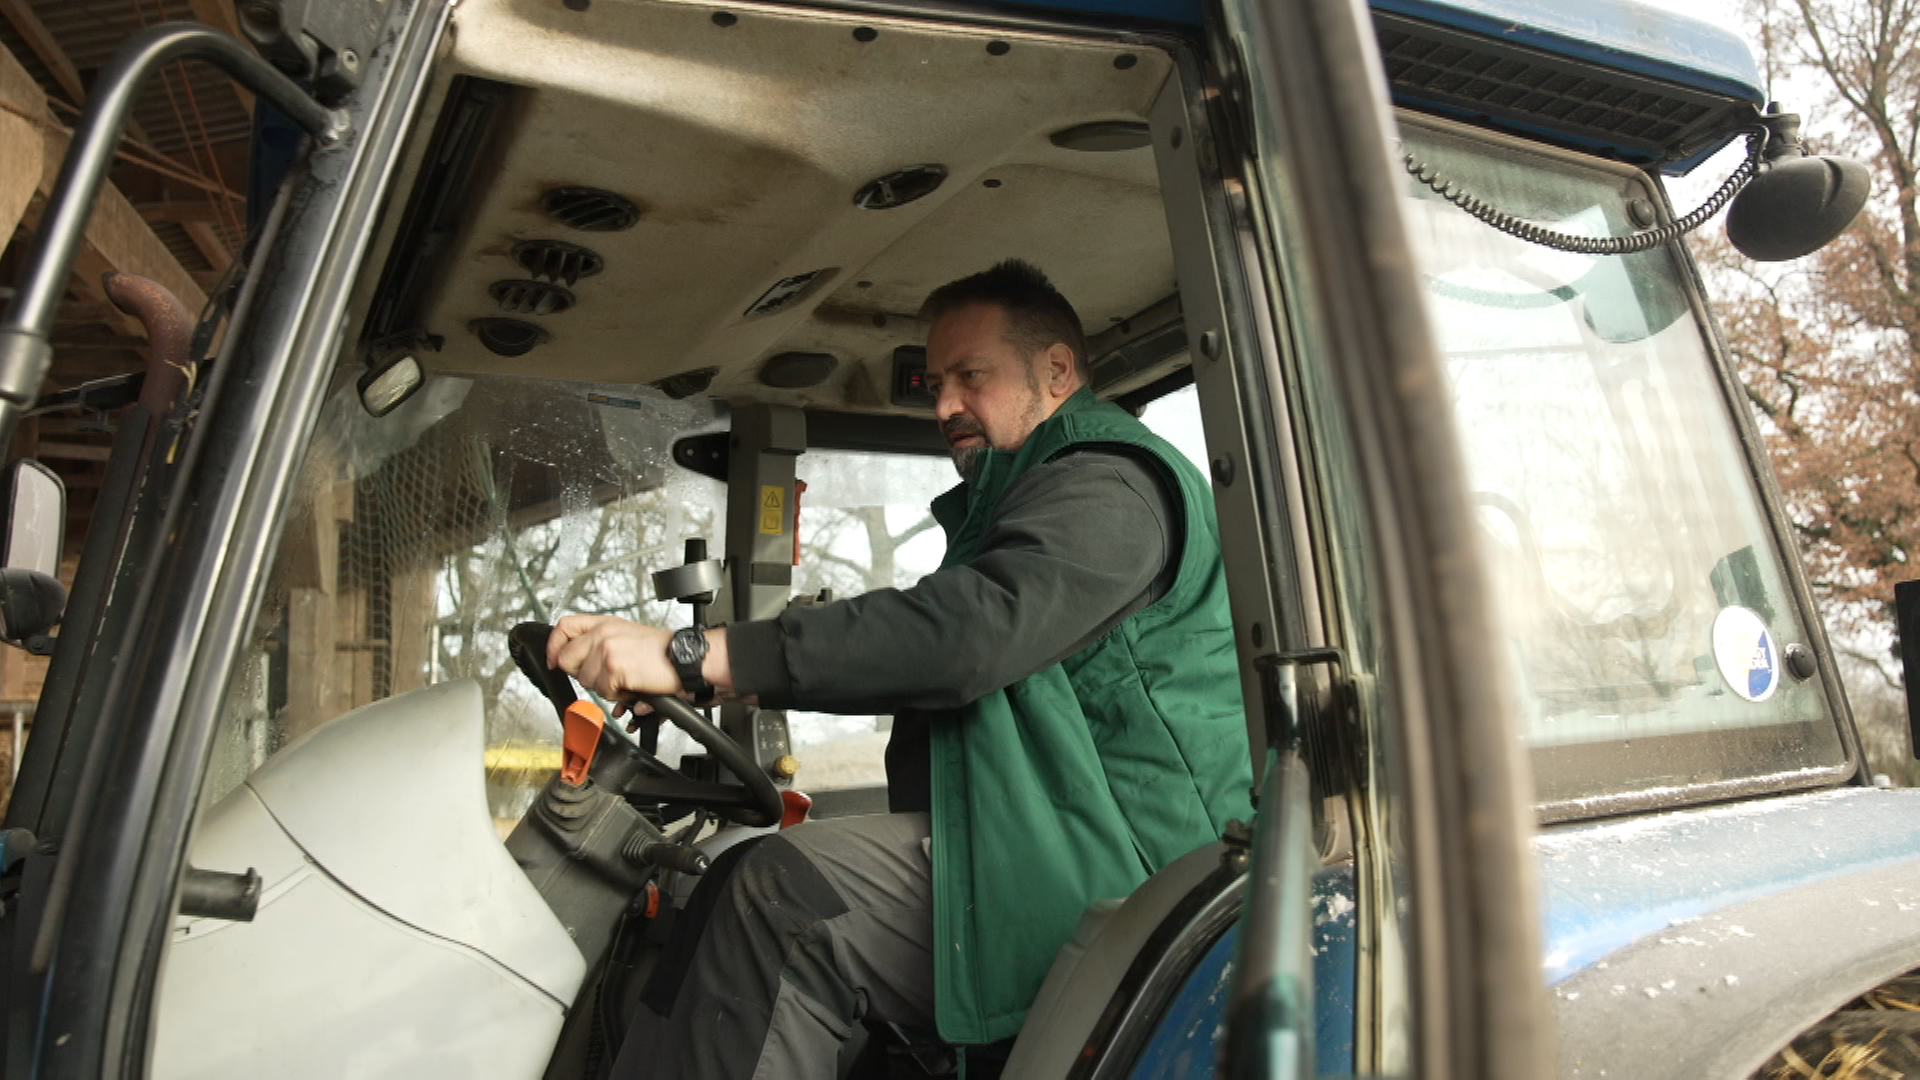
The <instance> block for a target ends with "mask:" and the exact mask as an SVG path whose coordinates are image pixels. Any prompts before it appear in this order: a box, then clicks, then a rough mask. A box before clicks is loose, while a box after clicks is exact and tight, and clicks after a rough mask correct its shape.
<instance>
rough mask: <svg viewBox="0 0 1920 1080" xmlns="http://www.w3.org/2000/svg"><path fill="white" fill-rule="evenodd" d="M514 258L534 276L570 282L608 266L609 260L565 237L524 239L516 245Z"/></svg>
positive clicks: (589, 275)
mask: <svg viewBox="0 0 1920 1080" xmlns="http://www.w3.org/2000/svg"><path fill="white" fill-rule="evenodd" d="M513 261H514V262H517V263H519V264H520V265H521V267H522V268H524V269H525V270H526V272H527V273H528V274H531V275H532V276H533V277H535V278H539V279H540V280H543V281H563V282H565V283H567V284H568V285H572V284H573V283H574V282H576V281H579V280H580V279H581V278H583V277H592V276H593V275H595V274H597V273H599V272H600V271H601V270H602V269H604V268H605V267H606V260H604V259H602V258H601V257H600V256H599V254H598V253H597V252H593V251H589V250H587V249H586V248H583V247H581V246H580V245H578V244H569V243H567V242H566V241H565V240H522V241H520V242H519V243H517V244H515V245H513Z"/></svg>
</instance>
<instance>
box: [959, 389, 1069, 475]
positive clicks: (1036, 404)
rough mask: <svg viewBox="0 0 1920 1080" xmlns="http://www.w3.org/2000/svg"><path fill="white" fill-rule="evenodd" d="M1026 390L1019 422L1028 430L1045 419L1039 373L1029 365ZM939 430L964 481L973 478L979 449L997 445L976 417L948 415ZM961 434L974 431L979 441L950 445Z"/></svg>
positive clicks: (978, 457) (991, 447)
mask: <svg viewBox="0 0 1920 1080" xmlns="http://www.w3.org/2000/svg"><path fill="white" fill-rule="evenodd" d="M1027 392H1028V394H1029V395H1031V397H1030V400H1029V401H1028V402H1027V410H1026V412H1025V414H1024V415H1023V416H1022V417H1021V419H1022V421H1023V423H1022V424H1021V426H1022V427H1023V428H1024V429H1025V430H1026V432H1027V433H1028V434H1032V432H1033V429H1034V428H1036V427H1038V426H1039V425H1040V421H1042V420H1044V419H1046V415H1045V413H1044V412H1043V411H1042V403H1041V399H1040V377H1039V375H1038V373H1036V372H1035V371H1034V369H1033V368H1032V367H1029V368H1028V369H1027ZM940 433H941V434H942V435H944V436H946V439H947V454H948V456H949V457H951V458H953V467H954V469H955V470H957V471H958V472H959V473H960V479H962V480H964V481H966V482H967V483H972V482H973V474H974V473H975V472H976V471H978V469H979V468H980V452H981V451H982V450H989V449H998V447H995V446H994V445H993V441H992V440H991V439H989V438H988V437H987V429H986V428H984V427H982V426H980V421H978V420H975V419H974V418H973V417H971V416H967V415H965V414H962V415H959V416H953V417H948V418H947V421H946V422H945V423H943V424H941V425H940ZM962 435H978V436H979V437H980V442H981V443H982V445H980V446H955V445H953V440H954V439H955V438H957V437H959V436H962ZM1025 439H1026V436H1025V435H1022V436H1021V440H1022V441H1023V442H1024V441H1025Z"/></svg>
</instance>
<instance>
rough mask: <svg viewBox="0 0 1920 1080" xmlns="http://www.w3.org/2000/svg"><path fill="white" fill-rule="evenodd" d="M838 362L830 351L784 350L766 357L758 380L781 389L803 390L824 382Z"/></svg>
mask: <svg viewBox="0 0 1920 1080" xmlns="http://www.w3.org/2000/svg"><path fill="white" fill-rule="evenodd" d="M839 363H840V361H838V360H836V359H834V357H833V354H831V353H816V352H785V353H781V354H779V355H778V356H769V357H767V362H766V363H765V364H762V365H761V367H760V381H761V382H762V383H765V384H766V385H768V386H772V387H776V388H778V389H781V390H804V389H806V388H807V387H809V386H819V385H820V384H821V383H823V382H826V381H827V376H829V375H831V374H833V369H834V368H835V367H837V366H838V365H839Z"/></svg>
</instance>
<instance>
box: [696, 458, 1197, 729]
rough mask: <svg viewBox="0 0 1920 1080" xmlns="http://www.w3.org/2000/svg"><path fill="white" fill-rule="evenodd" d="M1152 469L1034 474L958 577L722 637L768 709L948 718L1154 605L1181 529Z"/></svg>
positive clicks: (948, 575) (1111, 465)
mask: <svg viewBox="0 0 1920 1080" xmlns="http://www.w3.org/2000/svg"><path fill="white" fill-rule="evenodd" d="M1167 487H1168V483H1167V481H1165V480H1163V479H1162V478H1161V477H1160V476H1159V474H1158V466H1155V465H1150V464H1147V463H1144V462H1141V461H1139V460H1137V459H1136V458H1134V457H1132V456H1131V455H1128V454H1124V453H1116V452H1106V451H1088V452H1082V453H1078V454H1072V455H1069V456H1067V457H1063V458H1059V459H1057V460H1055V461H1051V462H1048V463H1047V464H1045V465H1041V466H1039V467H1037V468H1034V469H1032V470H1030V471H1029V472H1028V473H1027V474H1026V475H1025V476H1023V477H1021V478H1020V480H1019V481H1018V482H1016V484H1015V485H1014V487H1013V488H1012V489H1011V490H1009V491H1008V492H1007V494H1006V495H1005V496H1003V497H1002V499H1001V503H1000V507H999V510H998V513H997V516H996V517H995V518H994V520H993V522H992V523H991V524H989V525H988V527H987V532H986V534H985V536H984V537H983V538H982V540H981V546H980V553H979V554H978V555H976V556H975V557H974V558H973V559H972V560H971V561H970V562H968V563H966V564H965V565H963V566H954V567H949V568H947V569H944V570H939V571H936V572H934V573H932V574H929V575H927V576H926V577H924V578H922V579H921V580H920V583H919V584H917V585H915V586H913V587H912V588H909V589H879V590H875V591H873V592H869V593H865V594H863V595H861V596H856V597H852V598H849V599H846V600H840V601H836V602H834V603H831V604H825V605H822V606H820V607H813V608H804V607H796V608H789V609H788V610H787V611H786V612H785V613H784V614H782V615H780V616H779V617H778V618H776V619H770V620H765V621H758V622H749V623H742V624H739V625H736V626H734V627H732V628H730V629H729V630H728V631H727V645H728V650H729V653H730V656H731V663H732V668H733V678H734V686H735V689H736V691H737V692H738V693H740V694H742V695H746V694H758V695H759V697H760V703H761V704H762V705H764V706H767V707H770V708H798V709H810V710H815V711H820V712H843V713H887V712H891V711H894V710H896V709H906V708H912V709H949V708H958V707H960V706H962V705H965V704H967V703H969V702H971V701H973V700H975V699H976V698H979V697H981V696H983V695H985V694H987V693H990V692H992V691H994V690H998V689H1001V688H1002V687H1006V686H1009V685H1011V684H1013V683H1015V682H1017V681H1019V680H1020V679H1022V678H1025V677H1026V676H1028V675H1030V674H1032V673H1033V672H1035V671H1038V670H1039V669H1041V668H1043V667H1045V666H1047V665H1049V664H1052V663H1056V662H1058V661H1059V660H1061V659H1063V658H1065V657H1067V656H1070V655H1072V654H1073V653H1074V652H1076V651H1078V650H1079V649H1080V648H1082V647H1083V646H1085V645H1086V644H1087V643H1089V642H1091V641H1093V640H1095V639H1097V638H1098V637H1099V636H1100V635H1102V634H1104V633H1106V632H1107V631H1108V630H1109V629H1111V628H1112V627H1113V626H1114V625H1116V624H1117V623H1119V622H1120V620H1122V619H1124V618H1126V617H1127V616H1128V615H1131V614H1132V613H1133V612H1135V611H1137V610H1139V609H1140V608H1142V607H1144V606H1146V605H1147V604H1148V603H1150V602H1152V600H1154V599H1157V598H1158V596H1159V595H1161V594H1162V593H1164V591H1165V587H1166V585H1167V584H1168V583H1169V581H1170V579H1171V576H1172V575H1171V573H1170V572H1168V571H1169V570H1170V568H1171V564H1172V562H1173V560H1174V556H1175V555H1176V554H1177V551H1178V547H1179V540H1180V537H1179V535H1178V529H1179V522H1180V520H1181V517H1180V514H1179V512H1178V507H1177V504H1175V503H1174V502H1173V501H1172V498H1171V497H1170V494H1169V492H1168V490H1167Z"/></svg>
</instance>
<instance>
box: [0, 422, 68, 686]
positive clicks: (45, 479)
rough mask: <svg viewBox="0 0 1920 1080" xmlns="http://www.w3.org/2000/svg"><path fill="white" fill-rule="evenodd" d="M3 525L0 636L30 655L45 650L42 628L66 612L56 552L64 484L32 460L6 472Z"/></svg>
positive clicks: (61, 539) (62, 532)
mask: <svg viewBox="0 0 1920 1080" xmlns="http://www.w3.org/2000/svg"><path fill="white" fill-rule="evenodd" d="M5 477H6V507H7V517H6V522H5V528H4V530H3V531H0V638H4V639H5V640H6V641H8V642H10V643H12V644H15V645H21V646H24V647H25V648H26V649H27V651H29V652H33V653H42V654H44V653H46V652H49V651H51V649H52V647H53V641H52V639H50V638H49V637H47V631H49V630H51V629H53V628H54V626H56V625H57V624H58V623H59V622H60V616H61V613H62V612H64V611H65V610H66V606H67V590H66V589H65V588H64V587H63V586H62V585H61V584H60V577H59V574H60V553H61V552H62V550H64V546H65V543H66V533H67V488H66V485H65V484H62V483H61V482H60V478H59V477H58V476H56V475H54V472H53V470H51V469H49V468H47V467H46V466H45V465H42V464H40V463H39V462H37V461H30V460H29V461H16V462H14V463H13V464H12V465H10V466H8V468H7V470H6V474H5Z"/></svg>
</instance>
